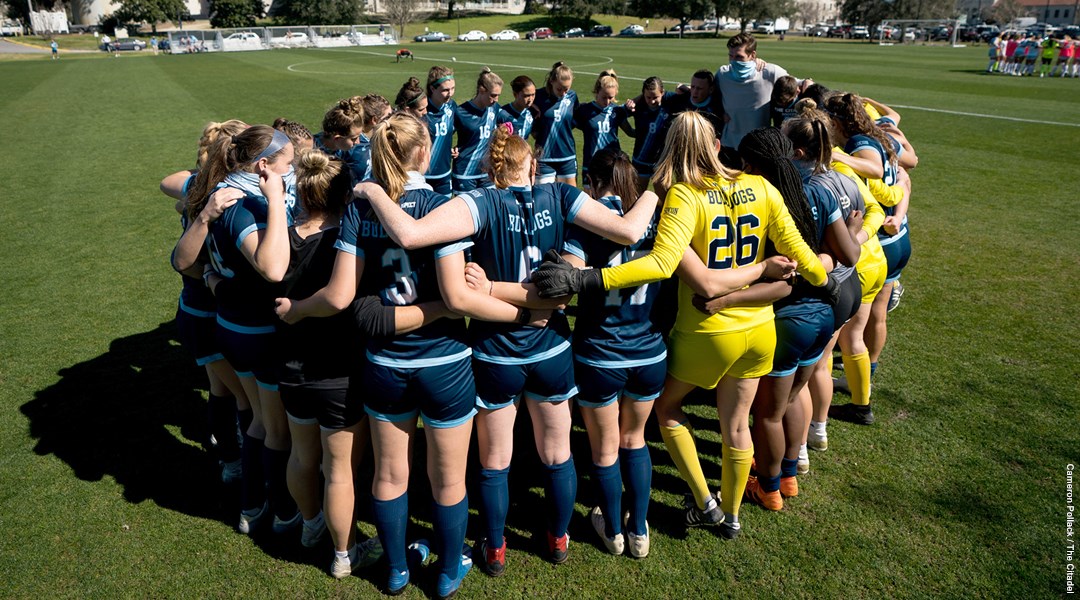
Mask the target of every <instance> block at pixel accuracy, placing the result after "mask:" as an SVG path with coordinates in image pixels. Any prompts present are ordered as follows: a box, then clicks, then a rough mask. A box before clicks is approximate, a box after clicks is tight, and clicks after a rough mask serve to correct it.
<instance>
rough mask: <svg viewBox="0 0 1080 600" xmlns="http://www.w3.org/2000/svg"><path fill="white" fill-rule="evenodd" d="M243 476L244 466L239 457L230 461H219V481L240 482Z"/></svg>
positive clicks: (227, 483)
mask: <svg viewBox="0 0 1080 600" xmlns="http://www.w3.org/2000/svg"><path fill="white" fill-rule="evenodd" d="M243 478H244V467H243V465H242V464H241V462H240V459H239V458H238V459H236V460H234V461H232V462H227V463H221V483H224V484H225V485H232V484H234V483H240V481H241V480H243Z"/></svg>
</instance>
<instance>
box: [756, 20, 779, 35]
mask: <svg viewBox="0 0 1080 600" xmlns="http://www.w3.org/2000/svg"><path fill="white" fill-rule="evenodd" d="M753 32H754V33H764V34H766V35H772V34H774V33H776V27H775V26H774V25H773V22H772V21H762V22H760V23H755V24H754V31H753Z"/></svg>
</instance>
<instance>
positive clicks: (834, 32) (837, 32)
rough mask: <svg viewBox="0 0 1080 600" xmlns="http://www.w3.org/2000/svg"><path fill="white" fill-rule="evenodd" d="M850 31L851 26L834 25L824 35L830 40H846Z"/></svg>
mask: <svg viewBox="0 0 1080 600" xmlns="http://www.w3.org/2000/svg"><path fill="white" fill-rule="evenodd" d="M850 31H851V25H834V26H832V27H830V28H829V32H828V33H826V34H825V36H826V37H831V38H846V37H848V34H849V32H850Z"/></svg>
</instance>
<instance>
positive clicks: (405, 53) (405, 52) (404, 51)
mask: <svg viewBox="0 0 1080 600" xmlns="http://www.w3.org/2000/svg"><path fill="white" fill-rule="evenodd" d="M403 58H407V59H409V60H411V61H415V60H416V57H415V56H413V53H412V51H411V50H409V49H408V48H400V49H398V51H397V53H396V55H395V58H394V62H401V59H403Z"/></svg>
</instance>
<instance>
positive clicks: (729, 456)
mask: <svg viewBox="0 0 1080 600" xmlns="http://www.w3.org/2000/svg"><path fill="white" fill-rule="evenodd" d="M753 460H754V447H753V446H750V447H749V448H732V447H731V446H728V445H726V444H725V445H724V455H723V459H722V460H721V463H720V464H721V465H722V468H723V472H722V473H721V474H720V508H721V509H722V510H723V511H724V514H726V515H735V516H738V515H739V506H740V505H742V497H743V492H745V491H746V480H747V479H748V478H749V477H750V463H751V462H752V461H753Z"/></svg>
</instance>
